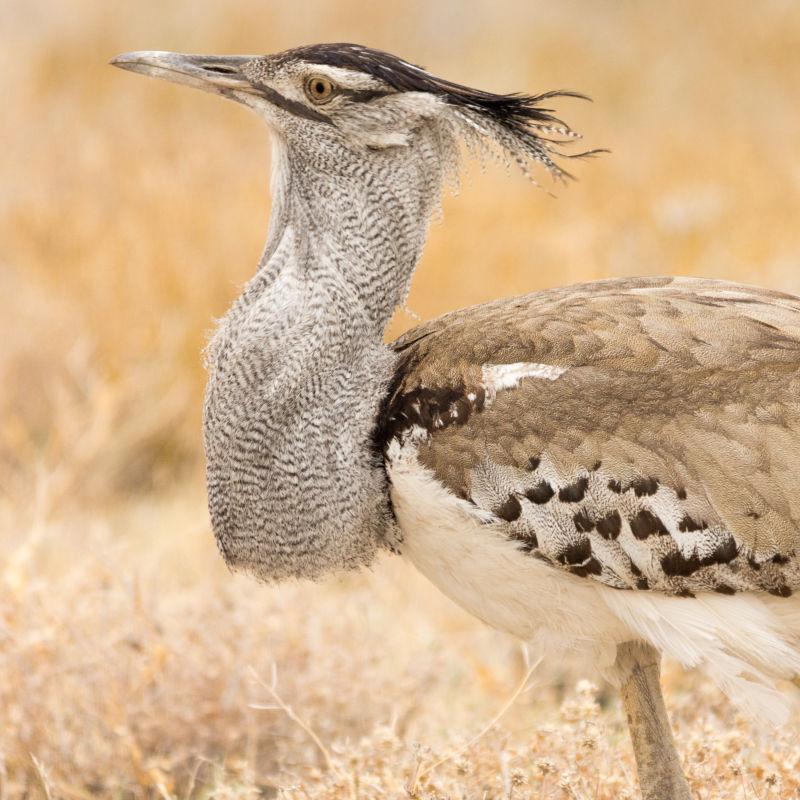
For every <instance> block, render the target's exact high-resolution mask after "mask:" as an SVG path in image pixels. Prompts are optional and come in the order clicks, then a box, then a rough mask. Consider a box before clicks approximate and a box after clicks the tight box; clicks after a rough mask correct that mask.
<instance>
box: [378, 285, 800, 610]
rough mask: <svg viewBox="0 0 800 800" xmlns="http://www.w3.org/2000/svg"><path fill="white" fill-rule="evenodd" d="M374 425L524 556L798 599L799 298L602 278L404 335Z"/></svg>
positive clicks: (653, 584)
mask: <svg viewBox="0 0 800 800" xmlns="http://www.w3.org/2000/svg"><path fill="white" fill-rule="evenodd" d="M393 347H394V349H395V350H396V351H397V353H398V356H399V362H398V368H397V371H396V374H395V380H394V382H393V384H392V386H391V387H390V392H389V395H388V397H387V400H386V403H385V407H384V409H383V411H382V416H381V421H380V426H379V427H380V431H381V433H380V438H381V442H382V444H383V446H384V447H385V448H387V449H386V452H388V448H389V446H390V444H391V443H392V442H397V441H399V442H401V443H406V444H409V443H410V444H412V445H413V446H415V447H416V457H417V459H418V461H419V463H420V464H421V465H422V466H424V467H425V468H427V469H428V470H430V472H431V473H432V474H433V475H434V476H435V478H436V479H437V480H438V481H439V482H440V483H441V484H442V485H443V486H444V487H445V488H446V489H448V490H449V491H450V492H451V493H453V494H454V495H456V496H458V497H460V498H463V499H464V500H467V501H469V502H470V503H471V504H473V505H474V507H475V508H476V511H477V512H479V513H480V514H481V515H482V516H483V517H484V518H486V519H487V520H489V521H491V522H492V523H493V525H494V527H495V528H497V526H500V528H501V529H502V530H503V531H504V532H506V534H507V535H508V537H510V538H512V539H514V540H517V541H519V543H520V548H521V549H522V550H524V551H526V552H528V553H530V555H531V557H535V558H539V559H542V560H543V561H545V562H547V563H549V564H551V565H552V566H553V567H554V568H560V569H563V570H567V571H569V572H570V573H572V574H573V575H577V576H582V577H586V578H589V579H593V580H597V581H601V582H603V583H605V584H607V585H610V586H613V587H617V588H621V589H624V588H630V589H651V590H656V591H663V592H667V593H671V594H679V595H691V594H692V593H694V592H696V591H708V590H714V591H718V592H722V593H733V592H736V591H767V592H771V593H773V594H776V595H780V596H788V595H789V594H791V591H792V589H794V588H797V587H800V555H799V552H800V298H798V297H795V296H792V295H787V294H783V293H779V292H775V291H769V290H766V289H759V288H754V287H749V286H741V285H737V284H732V283H727V282H721V281H711V280H698V279H688V278H652V279H623V280H611V281H600V282H595V283H589V284H584V285H579V286H574V287H568V288H564V289H558V290H552V291H544V292H539V293H534V294H530V295H526V296H523V297H519V298H515V299H511V300H502V301H497V302H493V303H489V304H486V305H482V306H476V307H473V308H469V309H465V310H462V311H457V312H454V313H452V314H448V315H446V316H444V317H441V318H439V319H437V320H434V321H432V322H430V323H427V324H423V325H421V326H419V327H417V328H414V329H413V330H411V331H409V332H408V333H407V334H406V335H405V336H403V337H402V338H400V339H398V340H397V341H396V342H395V343H394V344H393Z"/></svg>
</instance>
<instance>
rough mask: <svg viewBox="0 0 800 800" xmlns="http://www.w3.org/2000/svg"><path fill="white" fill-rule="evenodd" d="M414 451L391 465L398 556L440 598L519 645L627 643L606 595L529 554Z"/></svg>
mask: <svg viewBox="0 0 800 800" xmlns="http://www.w3.org/2000/svg"><path fill="white" fill-rule="evenodd" d="M415 450H416V448H414V447H413V446H411V445H406V446H405V447H403V448H400V447H396V448H394V452H391V451H390V453H389V458H388V460H387V471H388V474H389V479H390V484H391V496H392V504H393V507H394V511H395V515H396V517H397V521H398V524H399V526H400V529H401V531H402V534H403V542H402V544H401V546H400V551H401V553H402V554H403V556H404V557H405V558H407V559H408V560H409V561H411V562H412V563H413V564H414V566H415V567H416V568H417V569H418V570H419V571H420V572H422V574H423V575H425V576H426V577H427V578H428V579H429V580H430V581H431V582H432V583H433V584H434V585H435V586H437V587H438V588H439V590H440V591H442V592H443V593H444V594H445V595H447V596H448V597H449V598H450V599H451V600H453V601H454V602H455V603H457V604H458V605H460V606H461V607H462V608H464V609H465V610H466V611H468V612H469V613H471V614H473V615H474V616H476V617H478V618H479V619H481V620H483V621H484V622H485V623H487V624H488V625H491V626H492V627H494V628H498V629H500V630H504V631H507V632H508V633H511V634H513V635H515V636H518V637H519V638H521V639H525V640H531V639H534V638H536V637H538V636H539V635H541V634H547V635H548V637H553V636H555V637H557V638H561V639H563V640H564V643H565V644H566V643H569V644H570V645H573V646H574V645H575V644H578V643H580V642H583V643H585V644H586V645H587V646H592V645H594V644H596V643H598V642H608V640H609V639H615V640H616V639H619V640H623V639H624V638H625V635H626V626H624V625H622V624H620V622H619V620H618V619H617V617H616V616H615V615H614V614H613V613H611V612H610V611H609V610H608V609H607V608H606V607H605V605H604V604H603V603H602V602H598V601H599V600H600V598H599V597H598V593H599V592H601V591H603V590H604V587H602V586H599V585H596V584H595V583H593V582H588V581H583V580H581V579H579V578H575V577H573V576H571V575H569V574H568V573H562V572H560V571H559V570H555V569H553V568H552V567H551V566H549V565H547V564H545V563H544V562H542V561H540V560H539V559H537V558H535V557H533V556H531V555H530V554H528V553H525V552H524V551H523V550H521V549H520V546H519V543H517V542H514V541H513V540H511V539H509V538H508V536H507V535H506V534H504V533H503V532H501V531H500V530H497V529H496V527H495V525H494V524H493V523H492V522H491V521H490V519H489V518H488V517H487V516H485V512H482V511H481V510H480V509H478V508H477V507H476V506H474V505H472V504H471V503H469V502H467V501H465V500H462V499H461V498H459V497H457V496H456V495H454V494H453V493H452V492H450V491H449V490H448V489H447V488H446V487H444V486H443V485H442V484H441V483H440V482H439V481H437V480H436V479H435V477H434V476H433V475H432V474H431V473H430V472H429V471H428V470H427V469H426V468H425V467H424V466H423V465H421V464H420V463H419V462H418V461H417V459H416V455H415Z"/></svg>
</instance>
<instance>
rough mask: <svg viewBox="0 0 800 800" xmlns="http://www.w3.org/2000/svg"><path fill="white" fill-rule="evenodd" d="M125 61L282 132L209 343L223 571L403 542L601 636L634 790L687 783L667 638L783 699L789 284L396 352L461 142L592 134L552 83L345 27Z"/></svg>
mask: <svg viewBox="0 0 800 800" xmlns="http://www.w3.org/2000/svg"><path fill="white" fill-rule="evenodd" d="M113 63H114V64H116V65H117V66H119V67H122V68H124V69H128V70H131V71H134V72H141V73H144V74H147V75H152V76H155V77H159V78H164V79H166V80H170V81H173V82H176V83H182V84H187V85H189V86H194V87H197V88H200V89H205V90H208V91H212V92H215V93H218V94H221V95H223V96H225V97H228V98H231V99H233V100H236V101H237V102H240V103H243V104H244V105H247V106H250V107H251V108H252V109H254V110H255V111H256V112H257V113H258V114H259V115H260V116H261V117H262V118H263V119H264V120H265V121H266V122H267V124H268V126H269V128H270V130H271V132H272V142H273V175H272V194H273V205H272V216H271V221H270V228H269V234H268V238H267V243H266V246H265V249H264V253H263V255H262V258H261V261H260V263H259V265H258V270H257V272H256V274H255V276H254V277H253V278H252V280H251V281H250V282H249V283H248V284H247V286H246V288H245V289H244V291H243V293H242V295H241V296H240V297H239V299H238V300H237V301H236V302H235V303H234V305H233V307H232V308H231V309H230V311H229V312H228V314H227V315H226V316H225V317H224V319H223V320H222V322H221V323H220V325H219V327H218V329H217V331H216V333H215V335H214V337H213V339H212V341H211V343H210V346H209V348H208V370H209V379H208V388H207V393H206V399H205V425H204V434H205V448H206V455H207V476H208V494H209V504H210V511H211V518H212V522H213V527H214V532H215V534H216V537H217V541H218V543H219V547H220V550H221V551H222V554H223V556H224V557H225V560H226V561H227V562H228V563H229V564H230V565H232V566H233V567H235V568H241V569H245V570H248V571H250V572H251V573H253V574H255V575H257V576H259V577H261V578H264V579H267V580H279V579H284V578H289V577H303V578H312V579H313V578H318V577H320V576H322V575H323V574H325V573H328V572H331V571H335V570H346V569H352V568H357V567H361V566H364V565H368V564H370V563H371V562H372V561H373V559H374V558H375V556H376V554H377V553H378V552H379V551H381V550H382V549H389V550H392V551H395V552H398V553H401V554H402V555H403V556H405V557H406V558H408V559H410V560H411V561H412V562H413V563H414V564H415V565H416V566H417V567H418V568H419V569H420V570H421V571H422V572H423V573H424V574H425V575H426V576H427V577H428V578H430V580H431V581H433V583H435V584H436V585H437V586H438V587H439V588H440V589H441V590H442V591H443V592H444V593H445V594H447V595H449V596H450V597H451V598H453V599H454V600H455V601H456V602H458V603H460V604H461V605H462V606H463V607H465V608H466V609H468V610H469V611H470V612H472V613H473V614H474V615H476V616H477V617H479V618H481V619H482V620H484V621H485V622H487V623H488V624H490V625H493V626H496V627H498V628H501V629H504V630H506V631H509V632H511V633H513V634H515V635H517V636H519V637H522V638H524V639H526V640H533V639H539V640H540V641H544V640H546V641H547V642H548V643H557V644H561V645H564V646H567V647H571V648H578V649H582V650H584V651H586V652H588V653H589V654H590V655H591V656H592V657H593V658H594V660H595V661H596V663H597V664H598V666H599V667H600V668H601V670H602V671H603V672H604V674H605V675H606V676H608V678H609V679H610V680H611V681H612V682H614V683H615V684H616V685H617V686H619V687H620V689H621V693H622V697H623V701H624V705H625V708H626V711H627V715H628V720H629V727H630V732H631V737H632V740H633V747H634V751H635V756H636V761H637V765H638V771H639V776H640V783H641V786H642V790H643V794H644V796H645V797H646V798H658V799H659V800H663V799H664V798H687V797H689V789H688V785H687V782H686V780H685V778H684V776H683V773H682V770H681V765H680V759H679V756H678V754H677V752H676V748H675V744H674V741H673V737H672V734H671V730H670V726H669V721H668V719H667V715H666V712H665V708H664V703H663V699H662V695H661V689H660V684H659V666H660V657H661V654H662V653H666V654H668V655H670V656H672V657H673V658H676V659H678V660H679V661H680V662H681V663H683V664H684V665H686V666H696V665H701V666H704V667H706V668H707V669H708V671H709V672H710V674H711V675H712V676H713V677H714V679H715V680H716V681H717V682H718V683H719V685H720V686H721V687H722V689H724V690H725V692H727V693H728V694H729V695H730V696H731V697H732V698H733V699H734V700H735V701H737V702H738V703H740V704H741V705H742V706H743V707H744V708H745V709H746V710H747V711H749V712H750V713H751V714H753V715H755V716H758V717H761V718H766V719H768V720H771V721H772V722H775V723H778V724H780V723H782V722H784V721H785V720H786V718H787V716H788V714H789V700H788V699H787V698H786V696H785V695H783V694H781V685H780V684H781V682H782V681H784V680H787V679H789V680H791V679H793V678H795V676H796V675H797V674H798V673H799V672H800V605H799V604H798V600H797V597H793V596H792V592H793V590H795V589H797V588H798V587H800V558H799V557H798V546H800V485H799V484H798V481H799V480H800V298H797V297H794V296H792V295H788V294H782V293H780V292H776V291H767V290H765V289H758V288H753V287H750V286H740V285H735V284H732V283H726V282H722V281H712V280H695V279H686V278H669V277H666V278H640V279H622V280H607V281H600V282H596V283H589V284H584V285H579V286H573V287H569V288H564V289H556V290H552V291H544V292H538V293H534V294H529V295H526V296H523V297H517V298H514V299H507V300H498V301H496V302H493V303H489V304H486V305H482V306H478V307H475V308H469V309H465V310H462V311H456V312H454V313H451V314H448V315H446V316H444V317H442V318H440V319H436V320H434V321H432V322H428V323H425V324H423V325H420V326H418V327H417V328H415V329H413V330H412V331H410V332H409V333H407V334H406V335H405V336H403V337H402V338H400V339H399V340H397V341H395V342H393V343H392V344H391V345H388V346H387V345H385V344H384V343H383V334H384V330H385V328H386V325H387V323H388V321H389V319H390V317H391V316H392V313H393V311H394V310H395V308H396V307H397V306H398V304H401V303H402V302H403V300H404V298H405V297H406V293H407V291H408V286H409V282H410V280H411V276H412V274H413V272H414V268H415V266H416V264H417V261H418V259H419V257H420V253H421V252H422V249H423V246H424V243H425V237H426V232H427V229H428V224H429V221H430V218H431V214H432V213H433V212H434V211H435V210H436V208H437V206H438V204H439V201H440V193H441V190H442V185H443V182H444V181H445V179H446V178H447V176H448V173H449V172H451V171H452V170H454V169H455V168H456V165H457V161H458V152H459V146H460V143H461V142H462V141H464V140H466V142H467V144H468V145H469V146H471V147H472V148H481V147H488V148H494V149H495V150H497V151H499V152H500V153H501V154H504V155H505V156H507V157H508V158H509V159H510V160H513V161H516V162H517V163H518V164H519V165H520V166H521V167H522V168H523V170H527V169H528V167H530V166H536V165H538V166H540V167H542V168H544V170H546V171H549V172H550V173H551V174H552V175H553V176H555V177H556V178H560V177H563V176H564V175H565V174H566V173H565V172H564V171H563V168H562V166H560V163H562V164H563V161H561V158H562V157H563V156H564V153H563V150H562V148H563V147H564V146H565V145H566V144H568V143H570V142H571V141H572V140H573V139H574V138H575V137H576V134H574V133H573V131H572V130H571V129H570V128H569V127H568V126H567V125H565V124H564V123H562V122H561V121H559V120H558V119H557V118H555V117H554V116H553V114H552V112H551V111H550V110H548V109H547V108H545V107H543V104H546V105H549V104H550V101H551V100H552V99H554V98H556V97H557V96H558V95H559V94H563V93H559V92H551V93H547V94H542V95H538V96H527V95H497V94H492V93H489V92H484V91H479V90H476V89H471V88H468V87H466V86H462V85H459V84H455V83H451V82H449V81H446V80H442V79H440V78H437V77H434V76H433V75H431V74H429V73H428V72H426V71H425V70H423V69H421V68H419V67H416V66H413V65H411V64H409V63H407V62H405V61H403V60H401V59H399V58H396V57H394V56H392V55H389V54H387V53H383V52H379V51H376V50H372V49H369V48H366V47H361V46H357V45H351V44H323V45H316V46H310V47H302V48H299V49H295V50H289V51H287V52H283V53H279V54H277V55H272V56H263V57H262V56H201V55H179V54H175V53H166V52H137V53H127V54H124V55H121V56H119V57H117V58H116V59H115V60H114V62H113ZM582 155H586V154H585V153H584V154H582ZM559 162H560V163H559Z"/></svg>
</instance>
